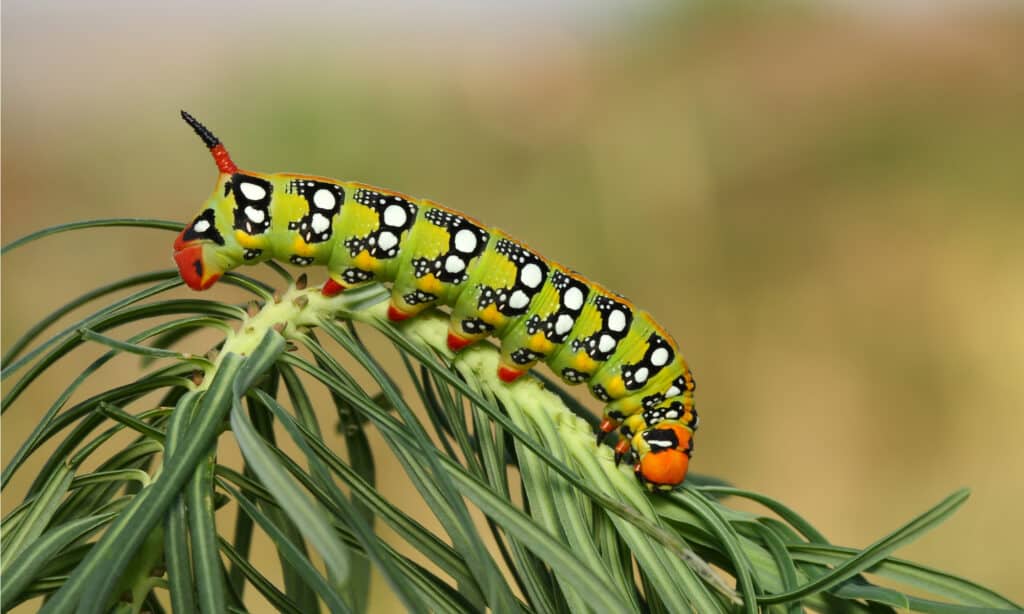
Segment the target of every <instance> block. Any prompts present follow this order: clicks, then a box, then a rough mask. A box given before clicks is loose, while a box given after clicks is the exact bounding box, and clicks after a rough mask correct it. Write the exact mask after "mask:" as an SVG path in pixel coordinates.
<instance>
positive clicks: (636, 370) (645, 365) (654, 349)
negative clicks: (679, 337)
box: [622, 333, 675, 390]
mask: <svg viewBox="0 0 1024 614" xmlns="http://www.w3.org/2000/svg"><path fill="white" fill-rule="evenodd" d="M656 353H657V357H658V358H661V359H663V360H661V361H660V362H661V364H655V362H654V361H653V360H652V357H655V354H656ZM674 358H675V352H674V351H673V350H672V346H671V345H669V342H668V340H667V339H665V338H664V337H662V336H661V335H659V334H657V333H652V334H651V336H650V337H648V338H647V351H645V352H644V357H643V358H641V359H640V360H638V361H637V362H635V363H633V364H628V365H623V366H622V381H623V383H624V384H625V385H626V390H636V389H638V388H643V387H644V385H646V384H647V382H648V381H650V379H651V378H652V377H654V376H655V375H657V374H658V372H659V371H661V370H662V369H664V368H665V367H666V366H668V365H669V364H671V362H672V360H673V359H674Z"/></svg>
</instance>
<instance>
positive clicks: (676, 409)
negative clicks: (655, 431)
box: [643, 401, 698, 431]
mask: <svg viewBox="0 0 1024 614" xmlns="http://www.w3.org/2000/svg"><path fill="white" fill-rule="evenodd" d="M643 416H644V422H645V423H646V424H647V426H649V427H650V426H654V425H655V424H657V423H659V422H661V421H663V420H677V421H682V420H684V419H686V422H685V423H683V424H685V425H686V426H687V427H689V428H690V430H692V431H695V430H697V422H698V419H697V410H696V409H692V408H691V410H690V415H689V417H688V418H687V415H686V406H685V405H684V404H683V403H681V402H679V401H672V402H671V403H669V404H668V405H664V406H661V407H653V408H651V409H645V410H644V413H643Z"/></svg>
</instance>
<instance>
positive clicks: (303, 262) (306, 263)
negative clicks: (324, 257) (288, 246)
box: [288, 256, 316, 266]
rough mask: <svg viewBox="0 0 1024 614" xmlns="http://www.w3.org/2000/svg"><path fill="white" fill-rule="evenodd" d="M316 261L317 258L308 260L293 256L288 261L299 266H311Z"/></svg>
mask: <svg viewBox="0 0 1024 614" xmlns="http://www.w3.org/2000/svg"><path fill="white" fill-rule="evenodd" d="M315 260H316V259H315V258H306V257H305V256H292V257H291V258H289V259H288V261H289V262H291V263H292V264H296V265H298V266H309V265H311V264H313V262H314V261H315Z"/></svg>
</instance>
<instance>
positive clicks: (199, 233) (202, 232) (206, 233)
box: [182, 209, 224, 245]
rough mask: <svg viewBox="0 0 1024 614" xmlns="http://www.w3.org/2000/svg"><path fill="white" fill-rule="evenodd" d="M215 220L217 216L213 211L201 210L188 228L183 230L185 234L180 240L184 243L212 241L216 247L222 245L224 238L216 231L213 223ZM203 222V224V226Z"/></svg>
mask: <svg viewBox="0 0 1024 614" xmlns="http://www.w3.org/2000/svg"><path fill="white" fill-rule="evenodd" d="M216 219H217V215H216V213H215V212H214V210H213V209H205V210H203V212H202V213H200V214H199V215H198V216H196V219H195V220H193V221H192V223H191V224H189V227H188V228H186V229H185V234H183V235H182V239H184V240H185V241H196V240H202V239H205V240H208V241H213V242H214V243H216V244H217V245H224V237H223V236H221V234H220V231H218V230H217V225H216V224H215V223H214V220H216ZM203 222H205V224H204V223H203ZM196 224H199V229H197V228H196Z"/></svg>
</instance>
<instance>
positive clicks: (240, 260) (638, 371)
mask: <svg viewBox="0 0 1024 614" xmlns="http://www.w3.org/2000/svg"><path fill="white" fill-rule="evenodd" d="M181 115H182V118H183V119H184V120H185V121H186V122H188V124H189V125H190V126H191V127H192V128H193V129H194V130H195V132H196V133H197V134H198V135H199V136H200V138H202V140H203V142H204V144H205V145H206V146H207V148H209V150H210V152H211V153H212V154H213V158H214V161H215V162H216V164H217V167H218V169H219V171H220V175H219V177H218V179H217V185H216V187H215V189H214V191H213V194H212V195H211V196H210V197H209V199H208V200H207V201H206V203H205V204H204V205H203V208H202V209H201V211H200V212H199V214H198V215H197V216H196V217H195V218H194V219H193V220H192V222H191V223H189V224H188V225H187V226H186V227H185V229H184V230H183V231H182V232H181V234H179V235H178V238H177V240H176V241H175V243H174V259H175V261H176V263H177V265H178V269H179V272H180V274H181V277H182V279H183V280H184V281H185V283H186V284H187V285H188V286H189V287H191V288H193V289H195V290H205V289H207V288H209V287H210V286H212V285H213V284H214V283H215V282H216V281H217V279H218V278H219V277H220V276H221V274H223V273H224V272H225V271H228V270H231V269H233V268H235V267H237V266H240V265H248V264H256V263H259V262H263V261H266V260H270V259H274V260H280V261H286V262H290V263H292V264H294V265H297V266H300V267H306V266H312V265H319V266H324V267H326V269H327V274H328V280H327V281H326V282H325V283H324V286H323V288H322V290H321V291H322V292H323V293H324V294H327V295H334V294H337V293H338V292H341V291H343V290H345V289H346V288H350V287H353V286H356V285H360V284H364V283H369V282H371V281H379V282H389V283H391V284H392V287H391V303H390V305H389V308H388V316H389V318H390V319H392V320H394V321H400V320H404V319H406V318H410V317H413V316H415V315H416V314H418V313H420V312H422V311H423V310H425V309H428V308H431V307H434V306H447V307H449V308H450V311H451V324H450V328H449V334H448V345H449V347H450V348H451V349H452V350H453V351H459V350H461V349H462V348H464V347H466V346H467V345H469V344H471V343H474V342H476V341H479V340H481V339H484V338H486V337H489V336H493V337H497V338H499V339H500V340H501V359H500V366H499V370H498V375H499V377H500V378H501V379H502V380H503V381H506V382H511V381H513V380H515V379H516V378H517V377H519V376H520V375H522V374H523V373H526V372H527V371H528V370H529V369H530V368H531V367H532V366H533V365H534V364H536V363H537V362H545V363H547V365H548V366H549V367H550V368H551V369H552V371H554V372H555V373H556V374H558V375H559V376H560V377H561V378H562V379H563V380H564V381H565V382H567V383H569V384H582V383H586V384H587V385H588V387H589V389H590V391H591V393H592V394H593V395H594V396H595V397H597V398H598V399H599V400H601V401H603V402H604V403H606V406H605V410H604V419H603V420H602V422H601V426H600V431H599V433H598V435H597V440H598V443H600V442H601V441H602V440H603V438H604V436H605V435H607V434H608V433H610V432H611V431H613V430H615V429H616V428H618V429H619V432H620V437H619V442H618V444H617V445H616V446H615V451H616V460H617V461H618V460H621V459H622V458H623V457H624V456H625V455H626V454H628V453H630V452H632V453H633V455H634V457H635V459H636V462H635V466H634V471H635V473H636V476H637V478H638V479H639V480H640V481H641V482H642V483H643V484H644V485H645V486H647V488H648V489H650V490H670V489H672V488H673V487H674V486H676V485H678V484H680V483H682V482H683V480H684V479H685V477H686V471H687V468H688V466H689V460H690V456H691V453H692V450H693V443H692V436H693V432H694V431H695V430H696V428H697V422H698V419H697V411H696V409H695V407H694V403H693V391H694V380H693V377H692V375H691V373H690V370H689V368H687V366H686V362H685V361H684V360H683V358H682V356H681V355H680V353H679V348H678V346H677V344H676V342H675V341H674V340H673V339H672V337H670V336H669V335H668V333H666V332H665V331H664V330H663V329H662V327H661V326H659V325H658V324H657V323H656V322H655V321H654V320H653V319H652V318H651V317H650V315H648V314H647V313H646V312H644V311H641V310H639V309H637V308H636V307H634V306H633V304H632V303H631V302H630V301H628V300H627V299H625V298H624V297H622V296H620V295H618V294H616V293H614V292H611V291H609V290H607V289H605V288H604V287H602V286H601V285H599V284H597V283H594V282H592V281H589V280H587V279H586V278H584V277H582V276H581V275H579V274H578V273H576V272H574V271H572V270H570V269H568V268H566V267H564V266H562V265H560V264H557V263H555V262H551V261H549V260H547V259H545V258H544V257H542V256H540V255H539V254H537V253H536V252H534V251H533V250H532V249H530V248H529V247H527V246H526V245H524V244H522V243H520V242H518V241H516V240H515V239H513V238H512V237H510V236H508V235H507V234H505V233H504V232H502V231H500V230H498V229H495V228H488V227H486V226H484V225H483V224H481V223H480V222H478V221H476V220H474V219H473V218H471V217H469V216H467V215H464V214H462V213H459V212H458V211H454V210H452V209H448V208H446V207H443V206H441V205H439V204H437V203H434V202H431V201H429V200H424V199H416V198H413V197H410V196H406V195H404V194H401V193H398V192H393V191H390V190H385V189H382V188H377V187H373V186H369V185H365V184H361V183H354V182H348V181H336V180H333V179H327V178H324V177H316V176H310V175H300V174H291V173H274V174H266V173H257V172H251V171H244V170H240V169H239V168H238V167H237V166H236V165H235V164H234V162H233V161H232V160H231V157H230V155H229V154H228V152H227V150H226V149H225V148H224V145H223V144H221V142H220V141H219V140H218V139H217V138H216V137H215V136H214V135H213V133H211V132H210V131H209V130H208V129H207V128H206V127H205V126H203V125H202V124H200V123H199V122H198V121H197V120H196V119H195V118H193V117H192V116H191V115H189V114H188V113H185V112H184V111H182V114H181Z"/></svg>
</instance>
